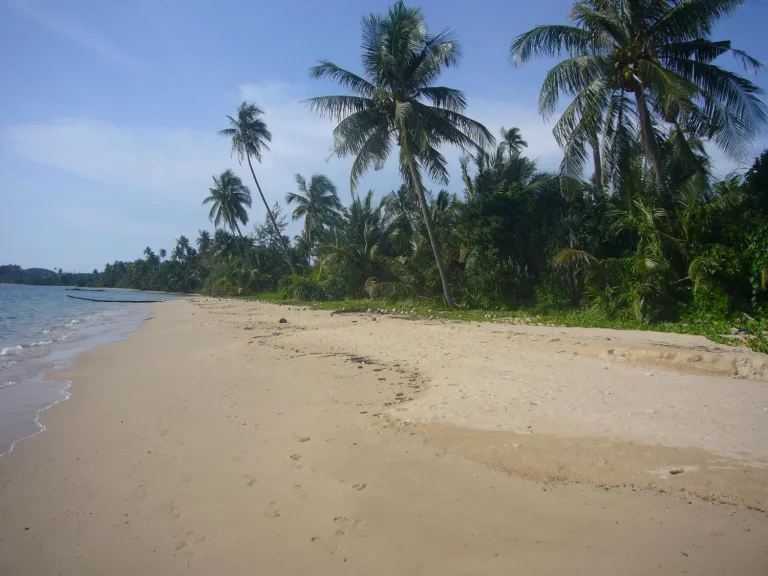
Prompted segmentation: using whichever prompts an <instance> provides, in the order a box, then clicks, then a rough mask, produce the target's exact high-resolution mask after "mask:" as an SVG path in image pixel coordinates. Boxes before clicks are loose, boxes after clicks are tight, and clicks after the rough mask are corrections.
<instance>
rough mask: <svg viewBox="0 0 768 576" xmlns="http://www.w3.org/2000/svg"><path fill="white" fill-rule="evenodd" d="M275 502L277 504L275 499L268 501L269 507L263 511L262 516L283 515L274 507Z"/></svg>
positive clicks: (275, 516) (274, 516) (278, 516)
mask: <svg viewBox="0 0 768 576" xmlns="http://www.w3.org/2000/svg"><path fill="white" fill-rule="evenodd" d="M275 504H277V500H274V501H272V502H270V503H269V508H267V510H266V512H264V516H267V517H268V518H280V516H282V515H283V513H282V512H280V510H278V509H277V508H276V507H275Z"/></svg>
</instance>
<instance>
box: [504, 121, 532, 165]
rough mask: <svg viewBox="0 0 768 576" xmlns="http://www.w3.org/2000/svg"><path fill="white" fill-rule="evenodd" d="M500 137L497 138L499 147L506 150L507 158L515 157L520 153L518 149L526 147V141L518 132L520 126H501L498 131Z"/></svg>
mask: <svg viewBox="0 0 768 576" xmlns="http://www.w3.org/2000/svg"><path fill="white" fill-rule="evenodd" d="M500 137H501V139H500V140H499V147H500V148H501V149H502V150H506V151H507V154H509V159H510V160H511V159H512V158H515V157H517V156H519V155H520V151H521V150H522V149H523V148H528V142H526V141H525V140H523V137H522V135H521V134H520V128H509V129H507V128H504V127H503V126H502V127H501V132H500Z"/></svg>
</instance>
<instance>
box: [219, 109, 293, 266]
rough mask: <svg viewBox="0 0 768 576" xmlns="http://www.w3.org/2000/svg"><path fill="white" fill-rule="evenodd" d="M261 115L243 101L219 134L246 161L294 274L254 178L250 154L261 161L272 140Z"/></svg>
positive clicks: (285, 248) (282, 242) (262, 112)
mask: <svg viewBox="0 0 768 576" xmlns="http://www.w3.org/2000/svg"><path fill="white" fill-rule="evenodd" d="M263 115H264V111H263V110H261V109H260V108H259V107H258V106H256V105H255V104H250V103H248V102H243V103H242V104H240V107H239V108H238V109H237V115H236V117H234V118H233V117H232V116H227V119H228V120H229V128H224V129H223V130H219V134H220V135H222V136H226V137H228V138H231V139H232V153H233V154H235V153H237V157H238V160H239V161H240V162H241V163H242V161H243V159H245V160H246V161H247V162H248V168H250V169H251V176H253V181H254V182H255V183H256V189H257V190H258V191H259V196H261V201H262V202H263V203H264V208H265V209H266V210H267V215H268V216H269V220H270V222H272V226H274V228H275V234H276V235H277V236H278V237H279V238H280V239H281V243H280V244H281V246H282V249H283V253H284V255H285V259H286V261H287V262H288V266H289V267H290V268H291V272H292V273H294V274H295V273H296V271H295V270H294V269H293V261H292V259H291V254H290V252H289V251H288V246H286V245H285V241H283V237H282V236H281V235H280V232H279V231H278V229H277V222H275V217H274V215H273V214H272V211H271V210H270V209H269V204H267V199H266V198H265V197H264V192H262V190H261V185H260V184H259V180H258V178H256V172H254V170H253V163H252V162H251V156H253V157H254V158H256V160H258V161H259V162H261V151H262V150H269V144H268V143H269V142H271V141H272V133H271V132H270V131H269V130H268V129H267V124H266V123H265V122H264V120H262V119H261V118H260V116H263ZM248 206H250V204H248Z"/></svg>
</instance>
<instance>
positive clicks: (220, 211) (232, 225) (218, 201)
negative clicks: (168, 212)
mask: <svg viewBox="0 0 768 576" xmlns="http://www.w3.org/2000/svg"><path fill="white" fill-rule="evenodd" d="M213 183H214V187H213V188H211V189H210V190H209V192H210V193H211V195H210V196H208V197H207V198H206V199H205V200H203V206H205V205H206V204H211V211H210V212H209V213H208V219H209V220H210V221H211V222H213V225H214V226H215V227H216V228H218V227H219V226H221V225H222V224H224V225H226V226H227V227H228V228H229V229H230V231H231V232H232V234H237V235H238V236H239V237H240V244H241V247H242V249H241V253H242V254H243V256H245V243H244V240H243V233H242V232H241V231H240V224H242V225H243V226H245V225H246V224H247V223H248V211H247V210H246V208H250V207H251V191H250V190H248V187H247V186H246V185H245V184H243V181H242V180H240V178H239V177H238V176H237V175H236V174H235V173H234V172H232V170H225V171H224V172H222V173H221V174H220V175H219V176H214V177H213Z"/></svg>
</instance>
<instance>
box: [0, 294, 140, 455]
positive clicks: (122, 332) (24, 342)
mask: <svg viewBox="0 0 768 576" xmlns="http://www.w3.org/2000/svg"><path fill="white" fill-rule="evenodd" d="M41 290H42V291H44V292H49V288H48V287H43V288H41ZM54 290H55V292H54V293H58V292H60V290H59V289H54ZM60 310H61V312H60V313H58V314H50V313H49V312H48V311H44V312H42V313H41V315H40V317H39V319H36V320H35V322H33V323H31V324H30V325H29V326H26V327H22V328H21V329H19V328H18V327H16V326H14V325H13V323H11V325H10V333H9V334H6V336H8V337H7V338H6V344H9V346H8V347H6V348H3V350H2V352H3V356H2V358H0V360H2V361H3V362H2V363H0V368H1V369H2V372H0V405H2V409H3V410H2V412H3V414H2V416H1V417H0V418H2V421H1V422H0V458H2V457H3V456H5V455H6V454H8V453H10V452H12V451H13V450H14V449H15V447H16V445H18V444H19V442H22V441H24V440H26V439H28V438H30V437H32V436H35V435H37V434H39V433H40V432H42V431H44V430H45V426H44V425H43V424H42V423H41V422H40V415H41V414H42V413H43V412H45V411H46V410H48V409H49V408H50V407H52V406H54V405H56V404H58V403H60V402H63V401H65V400H67V399H68V398H69V392H68V390H69V388H70V386H71V382H69V381H68V380H59V379H56V378H53V377H51V373H54V372H56V371H57V370H61V369H64V368H66V366H68V365H69V364H70V363H71V362H72V361H73V360H74V359H76V358H77V357H78V356H79V355H80V354H82V353H83V352H86V351H88V350H90V349H92V348H95V347H98V346H101V345H103V344H105V343H108V342H112V341H115V340H121V339H123V338H125V337H126V336H127V335H128V334H130V333H131V332H132V331H134V330H135V329H137V328H138V327H139V326H140V325H141V324H142V323H143V322H144V321H145V320H146V319H147V318H148V317H149V312H148V310H147V307H146V305H144V306H139V307H136V308H125V307H121V306H120V305H119V304H117V305H116V306H111V307H110V306H109V305H108V304H107V305H104V304H103V303H100V304H99V305H97V306H96V307H94V308H92V309H90V308H83V309H79V308H78V307H77V306H76V305H75V307H71V306H70V307H66V308H62V309H60ZM26 313H29V311H26ZM14 329H16V332H14Z"/></svg>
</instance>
